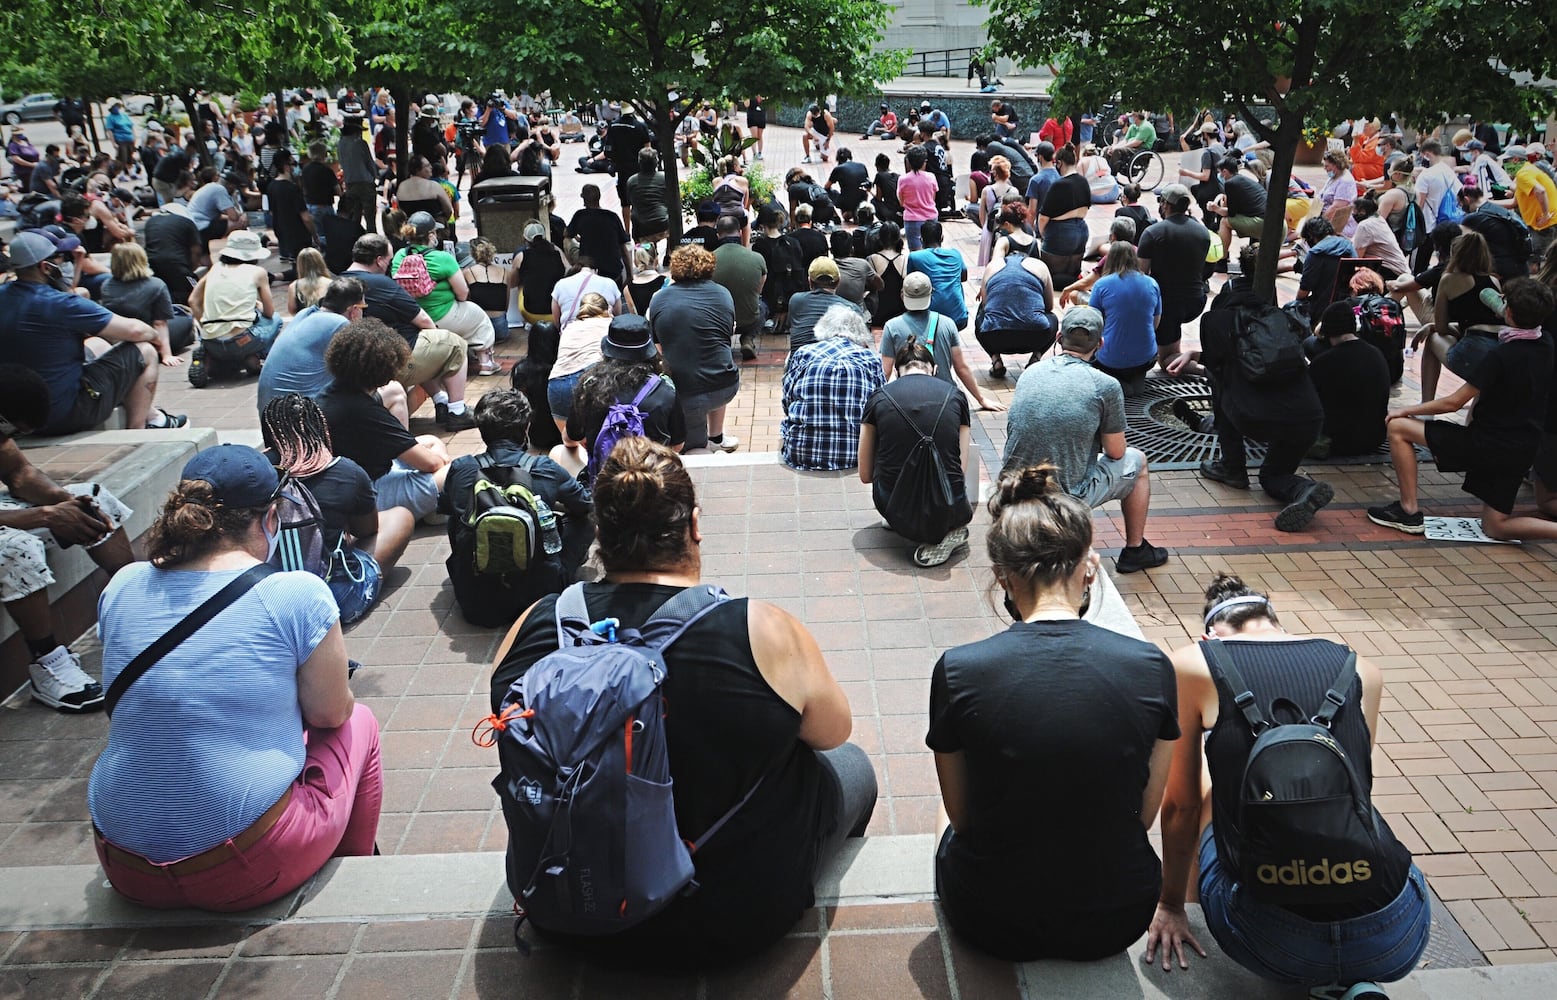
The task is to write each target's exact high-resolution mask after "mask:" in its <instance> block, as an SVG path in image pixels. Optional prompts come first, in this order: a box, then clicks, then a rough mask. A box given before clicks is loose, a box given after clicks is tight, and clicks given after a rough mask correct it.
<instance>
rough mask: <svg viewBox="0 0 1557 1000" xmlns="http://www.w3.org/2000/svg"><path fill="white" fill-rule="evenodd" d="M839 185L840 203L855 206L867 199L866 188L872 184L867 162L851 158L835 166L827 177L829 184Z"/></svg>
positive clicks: (845, 205)
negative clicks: (866, 165)
mask: <svg viewBox="0 0 1557 1000" xmlns="http://www.w3.org/2000/svg"><path fill="white" fill-rule="evenodd" d="M834 184H836V185H838V204H840V205H843V206H844V207H847V208H851V209H852V208H853V207H854V206H855V205H858V204H859V203H860V202H862V201H864V200H865V194H866V191H865V188H866V186H867V185H869V184H870V171H869V170H867V169H865V164H863V163H859V162H856V161H854V160H849V161H847V162H845V163H840V164H838V165H837V166H836V167H834V168H833V172H832V173H831V174H829V175H828V177H827V186H828V187H832V186H833V185H834Z"/></svg>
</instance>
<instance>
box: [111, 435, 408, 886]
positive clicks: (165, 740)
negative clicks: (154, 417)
mask: <svg viewBox="0 0 1557 1000" xmlns="http://www.w3.org/2000/svg"><path fill="white" fill-rule="evenodd" d="M284 483H285V476H284V474H278V470H276V469H274V468H272V467H271V465H270V463H269V462H268V461H266V460H265V458H264V456H262V455H261V454H260V453H259V452H258V451H255V450H254V449H253V448H248V447H245V446H242V445H222V446H220V447H216V448H208V449H206V450H205V451H202V452H200V453H199V454H197V455H196V456H195V457H194V458H192V459H190V461H189V463H188V464H187V465H186V466H185V467H184V471H183V475H182V481H181V482H180V483H179V485H178V488H177V489H176V490H174V491H173V493H172V495H171V496H169V497H168V501H167V504H166V506H165V507H164V508H163V511H162V514H161V516H160V517H159V518H158V519H157V521H156V523H155V524H153V525H152V528H151V532H150V535H149V537H148V543H147V552H148V556H149V558H150V560H151V561H150V562H142V563H133V564H131V565H130V566H127V567H126V568H124V569H123V570H121V571H120V572H119V573H118V574H117V575H115V577H114V579H113V580H112V581H110V582H109V584H108V587H107V589H106V590H105V591H104V592H103V596H102V599H101V600H100V601H99V603H98V623H99V624H98V628H99V631H100V633H101V635H102V640H103V683H104V685H105V686H107V687H108V689H109V701H110V703H111V704H110V707H109V711H110V712H112V713H113V716H112V720H113V721H112V723H111V725H110V728H109V731H108V747H107V749H105V750H104V751H103V755H102V756H101V757H99V758H98V761H97V764H96V765H95V766H94V767H93V768H92V777H91V781H90V783H89V785H88V790H87V802H88V806H89V807H90V809H91V813H92V824H93V828H94V833H95V837H94V840H95V843H96V846H97V856H98V859H99V860H100V861H101V862H102V865H103V870H104V871H105V872H106V873H107V875H108V880H109V881H110V882H111V883H112V884H113V887H114V888H115V889H116V890H117V891H118V892H119V893H120V894H121V895H123V896H125V897H126V898H128V899H131V900H133V901H135V902H137V903H141V904H142V905H145V906H150V907H154V908H158V909H169V908H175V907H195V908H198V909H204V910H218V911H223V912H229V911H236V910H247V909H250V908H252V907H255V906H260V905H263V904H265V903H268V902H271V901H272V900H275V899H278V898H279V897H281V896H284V895H286V894H287V893H289V892H291V891H292V890H293V889H295V888H297V887H298V886H299V885H302V884H303V882H305V881H306V880H307V879H308V878H309V877H311V876H312V875H313V874H314V873H315V872H317V871H318V870H319V868H320V867H321V866H322V865H323V864H324V863H325V861H327V860H329V859H330V858H331V857H336V856H347V855H366V854H371V853H373V839H374V836H375V834H376V833H377V830H378V816H379V805H380V801H381V799H382V797H383V785H382V772H381V766H380V763H379V742H378V723H377V721H376V720H375V719H374V718H373V713H372V712H370V711H369V710H368V709H367V707H366V706H364V705H358V704H355V702H354V700H353V698H352V693H351V689H350V688H349V687H348V686H347V659H346V643H345V639H344V638H342V636H341V627H340V622H339V617H340V613H339V612H338V611H337V610H336V605H335V598H333V597H332V596H331V595H330V589H329V587H327V586H325V584H324V581H322V580H320V579H319V578H318V577H316V576H313V575H311V574H308V573H300V572H294V573H272V574H270V575H263V576H259V577H258V580H257V582H254V579H253V578H252V577H249V576H246V574H248V572H249V571H250V570H252V569H254V568H255V567H257V566H260V565H261V564H262V563H264V562H265V561H266V560H267V559H268V558H269V555H270V553H271V552H272V551H273V550H274V547H275V543H276V537H277V534H278V524H277V514H276V500H277V498H278V496H279V495H280V492H281V487H282V485H283V484H284ZM240 577H242V578H244V580H245V582H246V583H249V584H250V587H249V589H247V590H246V591H243V592H241V593H240V594H239V595H238V596H237V598H236V599H235V600H233V601H232V603H231V604H229V605H228V606H227V607H226V608H224V609H223V610H220V611H218V612H217V613H216V615H215V617H213V618H211V620H210V621H208V622H207V623H206V624H205V625H204V626H203V627H201V628H199V629H197V630H195V631H194V632H193V633H192V634H190V635H189V636H188V637H187V638H186V639H185V640H184V641H183V642H181V643H179V644H178V645H177V646H175V647H174V648H173V649H171V650H170V651H168V652H167V653H166V654H165V655H163V656H162V657H160V658H159V659H157V660H155V662H153V663H152V664H151V666H150V667H149V668H148V669H146V670H145V672H144V673H142V674H140V675H139V676H138V677H136V678H135V679H134V680H133V681H132V682H130V683H129V685H128V686H127V687H122V685H121V687H122V691H119V692H116V691H115V683H114V682H115V680H116V679H117V678H118V676H119V674H120V673H121V672H126V667H127V666H129V665H130V664H131V663H132V662H133V661H134V660H135V658H136V657H137V656H138V655H139V654H140V653H141V652H142V651H143V650H145V649H147V648H148V647H149V646H151V645H152V643H154V642H156V641H157V640H158V639H160V638H161V637H162V636H163V635H165V634H167V633H168V632H170V631H171V630H172V629H174V628H175V627H177V626H178V625H179V623H180V621H181V620H182V619H183V618H184V615H185V613H186V612H187V611H188V610H189V609H194V608H198V607H199V606H200V605H202V604H204V603H205V602H206V601H207V600H208V599H210V598H212V597H213V596H214V595H216V594H217V593H218V592H219V591H221V590H223V588H225V587H227V586H228V585H229V584H233V583H234V581H237V580H238V579H239V578H240ZM128 673H129V674H131V675H133V674H134V671H128ZM116 693H117V694H118V695H120V697H119V698H118V700H117V707H115V706H114V705H113V704H112V702H114V700H115V695H116Z"/></svg>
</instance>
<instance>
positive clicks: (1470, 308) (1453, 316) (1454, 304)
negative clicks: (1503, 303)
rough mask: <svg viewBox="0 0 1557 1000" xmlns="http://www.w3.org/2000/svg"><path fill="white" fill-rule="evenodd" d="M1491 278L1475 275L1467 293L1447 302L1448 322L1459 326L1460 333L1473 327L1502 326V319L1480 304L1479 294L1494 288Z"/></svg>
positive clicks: (1484, 275)
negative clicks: (1474, 280)
mask: <svg viewBox="0 0 1557 1000" xmlns="http://www.w3.org/2000/svg"><path fill="white" fill-rule="evenodd" d="M1496 287H1497V284H1496V283H1495V282H1493V280H1492V277H1491V276H1490V275H1486V274H1478V275H1476V284H1475V285H1473V286H1472V287H1471V289H1470V291H1468V292H1463V293H1461V294H1459V295H1456V296H1455V297H1454V298H1452V299H1450V300H1449V308H1448V312H1449V322H1451V323H1454V324H1456V325H1458V326H1459V328H1460V333H1461V334H1464V333H1465V331H1467V330H1469V329H1470V328H1471V327H1473V326H1502V325H1503V317H1501V316H1499V315H1498V314H1497V313H1495V312H1493V311H1492V310H1491V309H1488V308H1487V307H1486V306H1485V305H1483V304H1482V302H1481V293H1482V292H1484V291H1486V290H1487V289H1489V288H1496Z"/></svg>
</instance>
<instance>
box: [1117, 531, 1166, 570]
mask: <svg viewBox="0 0 1557 1000" xmlns="http://www.w3.org/2000/svg"><path fill="white" fill-rule="evenodd" d="M1167 561H1168V550H1167V549H1164V548H1159V547H1158V546H1156V545H1153V544H1152V543H1151V542H1148V541H1147V540H1146V539H1144V538H1143V539H1141V544H1139V545H1137V546H1136V547H1135V548H1133V549H1132V548H1129V547H1125V548H1122V549H1120V550H1119V558H1117V559H1115V560H1114V569H1117V570H1118V571H1119V572H1121V573H1139V572H1140V571H1141V570H1143V569H1156V568H1157V567H1158V566H1161V565H1162V564H1163V563H1165V562H1167Z"/></svg>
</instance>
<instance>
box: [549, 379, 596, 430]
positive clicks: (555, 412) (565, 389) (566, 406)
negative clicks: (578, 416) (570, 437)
mask: <svg viewBox="0 0 1557 1000" xmlns="http://www.w3.org/2000/svg"><path fill="white" fill-rule="evenodd" d="M588 370H589V369H588V368H586V369H584V371H578V372H574V373H573V374H572V375H559V376H557V377H556V378H554V379H547V380H546V402H547V403H548V404H550V406H551V415H552V416H553V417H556V418H557V419H558V420H567V419H568V417H569V416H570V415H572V413H573V390H574V389H575V388H577V387H578V380H579V379H581V378H583V377H584V372H585V371H588Z"/></svg>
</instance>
